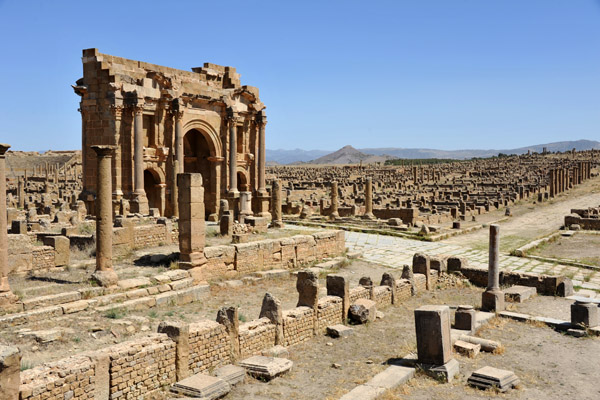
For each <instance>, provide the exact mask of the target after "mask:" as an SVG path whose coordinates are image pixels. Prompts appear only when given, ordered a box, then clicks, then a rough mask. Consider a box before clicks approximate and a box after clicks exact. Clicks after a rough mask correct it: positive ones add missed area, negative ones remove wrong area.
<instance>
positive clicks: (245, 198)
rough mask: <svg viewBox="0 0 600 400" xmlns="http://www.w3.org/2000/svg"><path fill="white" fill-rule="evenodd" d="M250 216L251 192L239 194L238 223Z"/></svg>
mask: <svg viewBox="0 0 600 400" xmlns="http://www.w3.org/2000/svg"><path fill="white" fill-rule="evenodd" d="M252 215H253V214H252V192H240V222H242V223H244V218H246V217H251V216H252Z"/></svg>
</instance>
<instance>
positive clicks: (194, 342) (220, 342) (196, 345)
mask: <svg viewBox="0 0 600 400" xmlns="http://www.w3.org/2000/svg"><path fill="white" fill-rule="evenodd" d="M230 349H231V339H230V337H229V335H228V334H227V331H226V330H225V327H224V326H223V325H221V324H219V323H217V322H215V321H209V320H205V321H200V322H197V323H193V324H190V336H189V370H190V373H193V374H197V373H198V372H202V371H206V370H209V369H212V368H217V367H220V366H222V365H225V364H229V363H230V362H231V351H230Z"/></svg>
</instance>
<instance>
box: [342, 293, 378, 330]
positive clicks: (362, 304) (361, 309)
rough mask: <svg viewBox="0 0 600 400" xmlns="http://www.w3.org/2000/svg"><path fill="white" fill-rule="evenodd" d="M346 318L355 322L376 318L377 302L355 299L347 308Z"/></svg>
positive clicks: (363, 322) (371, 320)
mask: <svg viewBox="0 0 600 400" xmlns="http://www.w3.org/2000/svg"><path fill="white" fill-rule="evenodd" d="M348 318H350V320H351V321H352V322H354V323H357V324H365V323H367V322H373V321H375V318H377V303H375V302H374V301H373V300H368V299H358V300H356V301H355V302H354V303H353V304H352V305H351V306H350V309H349V310H348Z"/></svg>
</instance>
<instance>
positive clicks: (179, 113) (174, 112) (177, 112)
mask: <svg viewBox="0 0 600 400" xmlns="http://www.w3.org/2000/svg"><path fill="white" fill-rule="evenodd" d="M171 115H172V116H173V118H175V121H181V119H182V118H183V110H180V109H176V110H175V109H173V110H171Z"/></svg>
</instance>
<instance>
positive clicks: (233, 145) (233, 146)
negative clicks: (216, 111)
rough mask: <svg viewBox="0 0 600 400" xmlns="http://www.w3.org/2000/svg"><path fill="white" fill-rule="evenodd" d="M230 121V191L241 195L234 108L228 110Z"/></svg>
mask: <svg viewBox="0 0 600 400" xmlns="http://www.w3.org/2000/svg"><path fill="white" fill-rule="evenodd" d="M227 116H228V121H229V193H230V195H232V197H237V196H238V195H239V192H238V187H237V126H236V115H235V113H234V112H233V110H232V109H228V110H227Z"/></svg>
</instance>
